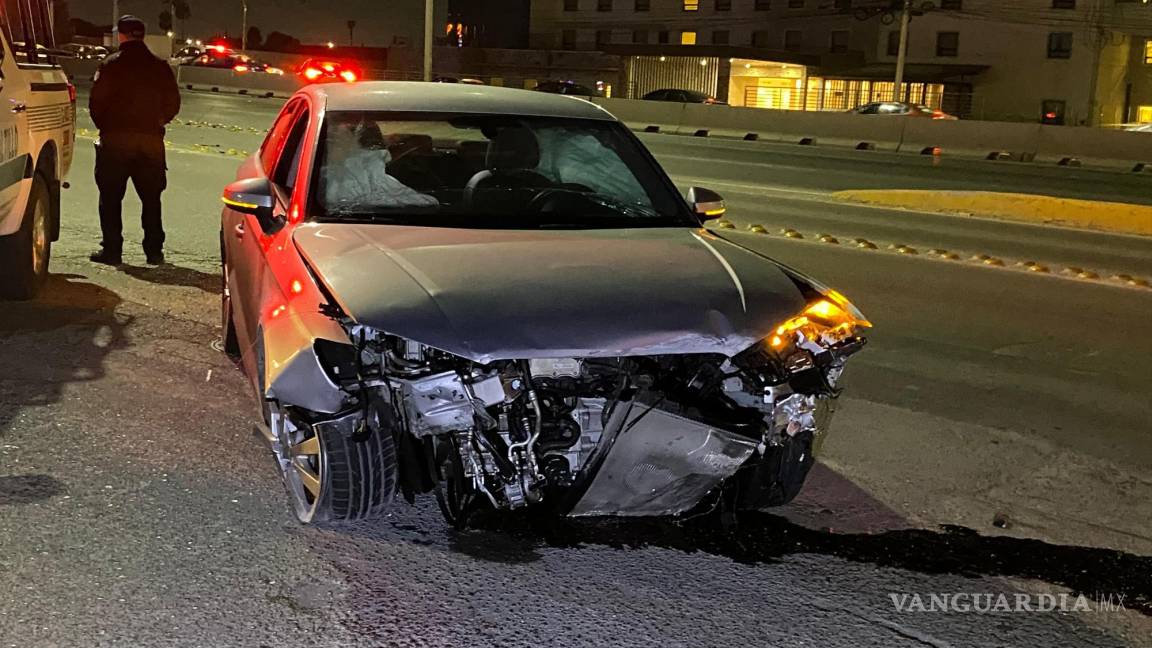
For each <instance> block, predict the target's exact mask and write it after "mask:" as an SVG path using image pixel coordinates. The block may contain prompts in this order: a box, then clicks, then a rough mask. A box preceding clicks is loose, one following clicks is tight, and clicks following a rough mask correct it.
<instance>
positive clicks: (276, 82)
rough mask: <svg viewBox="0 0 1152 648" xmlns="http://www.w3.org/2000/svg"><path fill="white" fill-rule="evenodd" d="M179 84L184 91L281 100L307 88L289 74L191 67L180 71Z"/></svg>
mask: <svg viewBox="0 0 1152 648" xmlns="http://www.w3.org/2000/svg"><path fill="white" fill-rule="evenodd" d="M177 81H178V82H179V84H180V87H181V88H182V89H190V90H207V91H214V92H227V93H231V94H250V95H255V96H262V95H266V96H272V97H281V98H284V97H290V96H292V95H293V94H295V92H296V91H297V90H299V89H300V88H302V87H304V84H303V83H301V82H300V81H299V80H298V79H297V78H296V77H295V76H291V75H286V74H285V75H281V74H264V73H262V72H237V71H235V70H223V69H218V68H206V67H193V66H189V65H182V66H180V67H179V68H177Z"/></svg>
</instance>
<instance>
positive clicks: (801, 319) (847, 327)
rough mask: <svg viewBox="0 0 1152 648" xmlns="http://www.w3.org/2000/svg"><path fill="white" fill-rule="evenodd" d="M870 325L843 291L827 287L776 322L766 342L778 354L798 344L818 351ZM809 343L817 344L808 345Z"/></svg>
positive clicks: (846, 338) (786, 352)
mask: <svg viewBox="0 0 1152 648" xmlns="http://www.w3.org/2000/svg"><path fill="white" fill-rule="evenodd" d="M871 327H872V323H871V322H869V321H868V320H867V318H865V317H864V313H862V312H860V309H858V308H856V307H855V306H854V305H852V302H850V301H848V299H847V298H846V297H844V295H841V294H840V293H839V292H836V291H835V290H831V289H829V290H827V291H826V292H825V293H824V295H823V296H822V297H820V298H818V299H816V300H815V301H812V302H811V303H809V304H808V306H807V307H805V309H804V311H803V312H801V313H799V314H798V315H796V316H795V317H793V318H791V319H789V320H787V321H785V322H783V323H782V324H780V325H779V326H777V327H776V330H775V331H773V334H772V336H771V337H769V338H768V340H767V344H768V348H769V349H771V350H772V351H773V352H775V353H776V354H777V355H778V356H781V357H785V356H787V355H790V353H791V351H792V350H793V349H798V348H799V349H807V350H809V351H812V352H814V353H819V352H821V351H824V350H827V349H830V348H833V347H835V346H837V345H839V344H841V343H843V342H845V341H847V340H851V339H854V338H856V337H857V336H858V333H859V332H860V329H864V328H871ZM813 345H815V346H816V347H817V348H812V346H813Z"/></svg>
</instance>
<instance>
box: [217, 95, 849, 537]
mask: <svg viewBox="0 0 1152 648" xmlns="http://www.w3.org/2000/svg"><path fill="white" fill-rule="evenodd" d="M224 202H225V209H224V213H223V227H222V231H221V249H222V254H223V263H224V276H225V290H224V297H223V324H224V327H225V331H226V346H227V348H228V350H229V351H231V352H233V353H235V354H237V355H238V356H239V357H240V358H241V363H242V366H243V368H244V370H245V372H246V373H247V375H248V376H249V378H250V379H251V382H252V385H253V387H254V389H255V391H256V393H257V395H258V401H259V403H260V404H261V413H262V422H263V425H262V428H263V429H264V430H265V432H266V435H267V437H268V441H269V443H270V444H271V446H272V449H273V451H274V454H275V456H276V458H277V460H278V462H279V465H280V467H281V470H282V472H283V476H284V481H285V483H286V485H287V487H288V491H289V493H290V495H291V498H292V501H293V504H294V507H295V511H296V514H297V516H298V517H299V519H300V520H301V521H303V522H323V521H344V520H355V519H363V518H369V517H372V516H375V515H379V514H381V513H384V512H386V511H388V509H389V507H390V506H391V505H392V502H393V499H394V496H395V494H396V493H397V492H400V493H402V494H403V495H404V496H405V497H406V498H407V499H409V501H412V500H413V498H414V497H415V496H416V495H417V494H420V493H428V492H433V493H435V495H436V497H437V499H438V501H439V503H440V508H441V510H442V511H443V514H444V516H445V518H446V519H447V520H448V522H449V523H451V524H453V525H455V526H458V527H462V526H465V525H467V523H468V521H469V519H470V517H471V516H472V515H474V514H475V513H476V512H478V511H482V510H498V511H510V510H518V509H524V508H527V507H547V508H548V509H549V510H551V511H554V512H555V513H556V514H560V515H574V516H591V515H616V516H658V515H677V514H682V513H685V512H687V511H689V510H691V509H693V508H696V507H699V506H702V505H703V504H705V503H707V502H711V501H716V502H720V501H723V502H725V503H727V504H729V505H731V506H733V507H737V508H762V507H765V506H773V505H779V504H783V503H785V502H788V501H789V500H791V499H792V498H793V497H795V496H796V494H797V493H798V492H799V490H800V488H801V486H802V484H803V482H804V479H805V477H806V476H807V473H808V470H809V468H810V467H811V466H812V463H813V454H814V452H815V451H816V450H817V449H818V446H819V443H820V440H821V439H822V437H823V435H824V434H825V432H826V429H827V424H828V418H829V413H830V408H829V403H830V401H831V399H833V398H835V397H836V396H837V395H838V393H839V388H838V386H837V383H838V381H839V378H840V375H841V372H842V371H843V369H844V364H845V361H846V359H847V358H848V357H849V356H850V355H852V354H853V353H855V352H856V351H858V350H859V349H860V348H861V347H862V346H863V344H864V339H863V337H862V335H861V333H862V331H863V330H864V329H865V328H867V327H869V326H870V324H869V323H868V322H867V321H866V319H865V318H864V316H863V315H862V314H861V313H860V312H859V311H858V310H857V309H856V308H855V307H854V306H853V305H852V304H851V303H850V302H849V301H848V300H847V299H845V298H844V297H843V296H842V295H841V294H839V293H837V292H836V291H834V290H831V289H829V288H827V287H825V286H822V285H820V284H818V283H817V282H815V281H813V280H811V279H809V278H807V277H805V276H803V275H801V274H799V273H797V272H795V271H793V270H791V269H789V268H787V267H784V266H782V265H780V264H778V263H776V262H774V261H772V260H771V259H768V258H766V257H764V256H762V255H760V254H758V253H756V252H753V251H751V250H750V249H748V248H746V247H744V246H743V245H741V241H742V240H743V239H742V238H741V237H742V236H744V235H741V234H739V233H736V232H731V231H721V232H712V231H709V230H707V229H704V228H703V227H702V223H703V222H704V221H705V220H708V219H710V218H715V217H718V216H719V215H721V214H723V212H724V203H723V201H722V199H721V198H720V197H719V196H718V195H716V194H715V193H713V192H710V191H708V190H704V189H692V190H690V191H689V195H688V199H687V200H685V199H683V198H682V197H681V196H680V195H679V194H678V192H677V190H676V188H675V187H674V186H673V184H672V183H671V181H670V180H669V179H668V177H667V176H666V175H665V173H664V172H663V171H662V170H661V169H660V167H659V166H658V165H657V163H656V162H655V161H654V160H653V158H652V156H651V155H650V154H649V153H648V152H647V150H646V149H645V148H644V147H643V146H642V145H641V144H640V142H639V141H638V140H637V139H636V138H635V137H634V136H633V135H632V134H631V133H630V132H629V131H628V129H627V128H625V127H624V126H623V125H621V124H620V123H619V122H618V121H617V120H616V119H615V118H613V117H612V116H611V115H609V114H608V113H606V112H604V111H603V110H601V109H600V108H598V107H596V106H594V105H592V104H591V103H588V102H585V101H582V100H578V99H573V98H568V97H559V96H552V95H546V94H540V93H531V92H522V91H516V90H505V89H500V88H475V87H465V86H451V85H435V84H404V83H369V84H352V85H341V86H331V85H329V86H314V87H310V88H306V89H304V90H302V91H301V92H300V93H299V94H297V95H296V96H295V97H294V98H293V99H292V100H291V101H289V102H288V103H287V105H286V107H285V108H284V111H283V112H282V114H281V115H280V117H279V118H278V119H277V121H276V123H275V124H274V125H273V127H272V130H271V132H270V133H269V135H268V137H267V140H266V141H265V143H264V145H263V147H262V149H261V151H260V152H258V153H257V154H256V155H254V156H253V157H252V158H251V159H249V160H248V161H247V162H245V163H244V165H243V166H242V168H241V170H240V172H239V175H238V179H237V181H236V182H235V183H233V184H231V185H229V187H228V188H227V189H226V191H225V195H224ZM714 498H715V499H714Z"/></svg>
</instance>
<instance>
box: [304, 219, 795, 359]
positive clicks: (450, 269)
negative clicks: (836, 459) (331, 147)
mask: <svg viewBox="0 0 1152 648" xmlns="http://www.w3.org/2000/svg"><path fill="white" fill-rule="evenodd" d="M294 237H295V241H296V244H297V247H298V248H299V250H300V251H301V253H302V254H303V255H304V257H305V259H306V260H307V261H308V263H309V264H310V265H311V267H312V268H313V270H314V271H315V272H316V273H317V275H318V276H319V278H320V279H321V281H323V283H324V284H325V285H326V287H327V288H328V290H329V291H330V292H331V294H332V295H333V296H334V297H335V299H336V301H337V302H338V303H339V305H340V306H341V307H342V308H343V309H344V311H345V312H346V313H347V314H348V315H349V316H350V317H352V318H353V319H354V320H356V321H357V322H358V323H360V324H364V325H366V326H371V327H373V328H375V329H378V330H381V331H384V332H387V333H391V334H393V335H398V336H401V337H404V338H408V339H411V340H415V341H418V342H422V343H424V344H427V345H429V346H432V347H436V348H438V349H441V350H444V351H447V352H449V353H453V354H456V355H459V356H461V357H464V358H468V359H470V360H473V361H476V362H480V363H487V362H490V361H492V360H499V359H530V358H559V357H614V356H636V355H659V354H681V353H723V354H725V355H728V356H731V355H735V354H736V353H739V352H741V351H743V350H745V349H747V348H748V347H750V346H751V345H753V344H754V343H756V342H757V341H759V340H762V339H763V338H765V337H766V336H768V335H769V334H770V332H771V330H772V329H773V327H775V326H776V325H778V324H779V323H780V322H781V321H783V320H785V319H787V318H789V317H792V316H793V315H795V314H796V313H797V312H799V311H800V310H802V309H803V307H804V298H803V296H802V294H801V292H800V289H799V288H798V286H797V284H796V283H795V281H793V280H792V279H791V278H790V276H789V275H788V274H786V273H785V272H784V270H782V269H781V267H780V266H778V265H777V264H775V263H773V262H772V261H770V260H768V259H766V258H764V257H762V256H760V255H757V254H755V253H753V252H751V251H749V250H746V249H744V248H742V247H740V246H737V245H735V244H733V243H730V242H728V241H725V240H723V239H720V238H718V237H716V236H715V235H713V234H711V233H709V232H708V231H707V230H703V229H690V228H651V229H649V228H645V229H614V230H563V231H559V230H499V229H491V230H489V229H454V228H439V227H406V226H394V225H373V224H342V223H341V224H336V223H311V224H306V225H303V226H301V227H300V228H299V229H298V230H297V231H296V232H295V235H294Z"/></svg>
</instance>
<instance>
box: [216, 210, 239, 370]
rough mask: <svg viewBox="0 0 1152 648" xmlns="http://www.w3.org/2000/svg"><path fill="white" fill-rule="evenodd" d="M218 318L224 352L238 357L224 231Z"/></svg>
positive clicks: (221, 241)
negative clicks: (221, 328) (221, 329)
mask: <svg viewBox="0 0 1152 648" xmlns="http://www.w3.org/2000/svg"><path fill="white" fill-rule="evenodd" d="M220 319H221V326H222V327H223V330H224V353H225V354H226V355H228V356H229V357H231V358H233V359H236V358H239V357H240V339H239V338H238V337H237V336H236V322H235V320H234V319H233V318H232V294H231V291H230V290H229V289H228V259H227V258H226V257H225V256H224V233H223V232H221V233H220Z"/></svg>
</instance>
